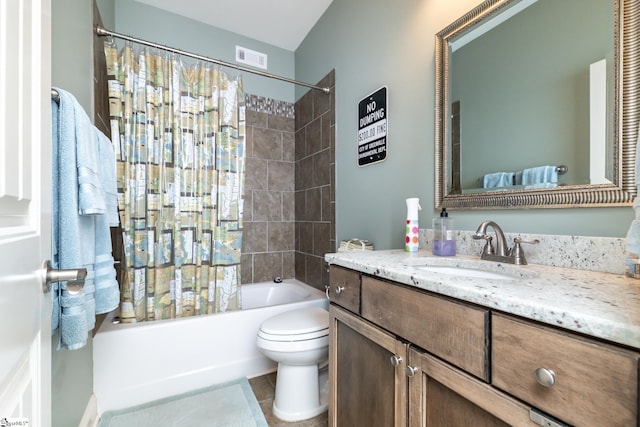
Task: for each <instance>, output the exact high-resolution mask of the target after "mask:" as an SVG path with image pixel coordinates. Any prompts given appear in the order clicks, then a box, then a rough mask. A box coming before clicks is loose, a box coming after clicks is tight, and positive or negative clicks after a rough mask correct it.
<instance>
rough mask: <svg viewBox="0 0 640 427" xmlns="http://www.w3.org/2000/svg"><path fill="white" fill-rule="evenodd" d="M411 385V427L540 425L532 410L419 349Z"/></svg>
mask: <svg viewBox="0 0 640 427" xmlns="http://www.w3.org/2000/svg"><path fill="white" fill-rule="evenodd" d="M408 355H409V363H408V365H409V366H410V367H412V368H414V374H413V376H412V377H411V378H409V381H408V387H409V426H411V427H419V426H424V427H443V426H446V427H468V426H474V427H503V426H509V425H514V426H527V425H531V426H533V425H536V424H534V423H533V422H532V421H531V420H530V419H529V407H528V406H525V405H523V404H522V403H520V402H519V401H517V400H514V399H513V398H511V397H509V396H508V395H506V394H504V393H502V392H500V391H497V390H495V389H494V388H492V387H491V386H490V385H488V384H486V383H484V382H482V381H479V380H478V379H476V378H474V377H473V376H471V375H469V374H467V373H465V372H463V371H461V370H459V369H457V368H454V367H452V366H451V365H449V364H447V363H445V362H443V361H442V360H440V359H438V358H436V357H434V356H432V355H430V354H428V353H423V352H421V351H418V350H416V349H415V348H410V349H409V350H408Z"/></svg>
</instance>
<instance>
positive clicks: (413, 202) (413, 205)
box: [404, 197, 422, 252]
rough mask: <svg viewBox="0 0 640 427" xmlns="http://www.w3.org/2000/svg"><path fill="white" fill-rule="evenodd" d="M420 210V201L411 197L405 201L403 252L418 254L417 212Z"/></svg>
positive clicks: (418, 230)
mask: <svg viewBox="0 0 640 427" xmlns="http://www.w3.org/2000/svg"><path fill="white" fill-rule="evenodd" d="M420 210H422V207H421V206H420V199H418V198H417V197H412V198H410V199H407V227H406V235H405V239H404V250H405V251H407V252H418V235H419V232H420V229H419V228H418V211H420Z"/></svg>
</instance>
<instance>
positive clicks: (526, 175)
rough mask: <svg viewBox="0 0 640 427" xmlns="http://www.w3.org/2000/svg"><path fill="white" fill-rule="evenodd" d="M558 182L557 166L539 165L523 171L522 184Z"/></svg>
mask: <svg viewBox="0 0 640 427" xmlns="http://www.w3.org/2000/svg"><path fill="white" fill-rule="evenodd" d="M552 182H558V172H557V168H556V166H538V167H535V168H529V169H525V170H523V171H522V185H531V184H545V183H552Z"/></svg>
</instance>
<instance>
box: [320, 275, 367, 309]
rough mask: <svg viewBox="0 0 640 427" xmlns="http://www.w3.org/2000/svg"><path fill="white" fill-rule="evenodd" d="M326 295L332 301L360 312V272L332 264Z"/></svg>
mask: <svg viewBox="0 0 640 427" xmlns="http://www.w3.org/2000/svg"><path fill="white" fill-rule="evenodd" d="M327 295H328V296H329V300H331V301H332V302H334V303H336V304H338V305H340V306H342V307H344V308H346V309H347V310H350V311H352V312H354V313H360V273H358V272H357V271H353V270H349V269H346V268H342V267H337V266H335V265H332V266H331V270H330V271H329V290H328V292H327Z"/></svg>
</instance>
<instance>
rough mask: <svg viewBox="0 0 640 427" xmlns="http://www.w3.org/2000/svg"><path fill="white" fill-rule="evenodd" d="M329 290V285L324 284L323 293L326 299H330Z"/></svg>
mask: <svg viewBox="0 0 640 427" xmlns="http://www.w3.org/2000/svg"><path fill="white" fill-rule="evenodd" d="M329 290H331V286H329V285H324V294H325V295H326V296H327V299H329V300H330V299H331V297H330V296H329Z"/></svg>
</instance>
